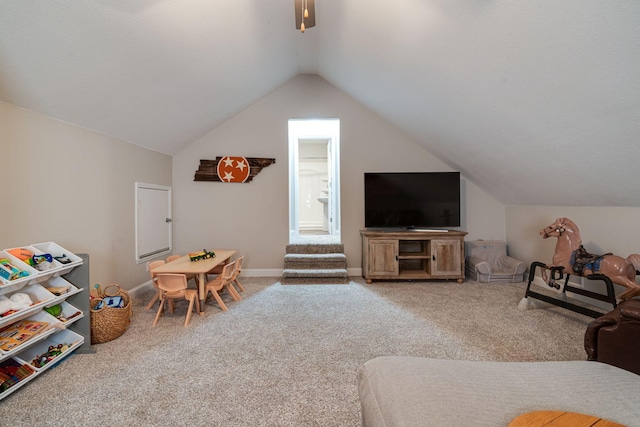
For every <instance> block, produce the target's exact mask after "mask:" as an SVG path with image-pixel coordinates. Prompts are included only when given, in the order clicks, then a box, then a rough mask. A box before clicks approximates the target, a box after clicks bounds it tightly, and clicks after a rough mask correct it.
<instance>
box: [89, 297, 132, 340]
mask: <svg viewBox="0 0 640 427" xmlns="http://www.w3.org/2000/svg"><path fill="white" fill-rule="evenodd" d="M117 295H119V296H121V297H122V300H123V301H124V306H123V307H122V308H114V307H107V304H106V303H104V304H102V307H101V308H99V309H97V310H96V309H95V307H96V305H98V303H99V302H100V301H104V300H103V297H113V296H117ZM100 296H101V298H94V299H92V300H91V301H90V307H91V344H101V343H104V342H107V341H111V340H114V339H116V338H118V337H119V336H120V335H122V334H124V332H125V331H126V330H127V328H128V327H129V325H130V324H131V299H130V298H129V293H128V292H127V291H125V290H124V289H122V288H121V287H120V286H119V285H109V286H107V287H106V288H104V291H103V292H102V295H100Z"/></svg>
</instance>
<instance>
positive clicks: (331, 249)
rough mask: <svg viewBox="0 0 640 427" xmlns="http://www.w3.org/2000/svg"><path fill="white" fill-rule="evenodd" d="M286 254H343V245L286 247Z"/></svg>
mask: <svg viewBox="0 0 640 427" xmlns="http://www.w3.org/2000/svg"><path fill="white" fill-rule="evenodd" d="M287 253H288V254H332V253H344V245H287Z"/></svg>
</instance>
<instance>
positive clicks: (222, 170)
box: [217, 156, 250, 182]
mask: <svg viewBox="0 0 640 427" xmlns="http://www.w3.org/2000/svg"><path fill="white" fill-rule="evenodd" d="M249 169H250V168H249V166H248V162H247V159H245V158H244V157H233V156H225V157H223V158H222V159H221V160H220V161H219V162H218V167H217V172H218V176H219V177H220V180H221V181H222V182H245V181H246V180H247V178H248V177H249Z"/></svg>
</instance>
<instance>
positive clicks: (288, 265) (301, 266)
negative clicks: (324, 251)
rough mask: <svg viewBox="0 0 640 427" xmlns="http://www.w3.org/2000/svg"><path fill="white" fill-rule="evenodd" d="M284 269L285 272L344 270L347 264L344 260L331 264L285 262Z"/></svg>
mask: <svg viewBox="0 0 640 427" xmlns="http://www.w3.org/2000/svg"><path fill="white" fill-rule="evenodd" d="M284 268H285V269H287V270H331V269H336V268H339V269H346V268H347V263H346V262H345V261H344V260H342V261H333V262H317V261H298V260H295V261H294V260H285V261H284Z"/></svg>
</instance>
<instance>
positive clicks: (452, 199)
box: [364, 172, 460, 229]
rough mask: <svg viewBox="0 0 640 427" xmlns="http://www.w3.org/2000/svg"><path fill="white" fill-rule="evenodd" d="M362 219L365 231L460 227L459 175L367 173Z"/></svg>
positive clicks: (455, 173)
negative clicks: (372, 229) (369, 229)
mask: <svg viewBox="0 0 640 427" xmlns="http://www.w3.org/2000/svg"><path fill="white" fill-rule="evenodd" d="M364 216H365V219H364V225H365V227H367V228H392V229H397V228H399V229H405V228H406V229H410V228H426V227H459V226H460V172H397V173H396V172H381V173H369V172H367V173H365V174H364Z"/></svg>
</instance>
